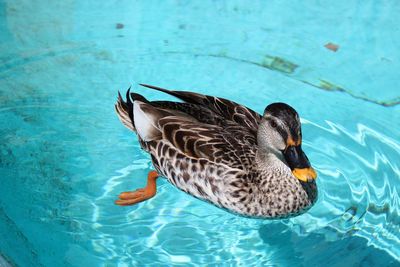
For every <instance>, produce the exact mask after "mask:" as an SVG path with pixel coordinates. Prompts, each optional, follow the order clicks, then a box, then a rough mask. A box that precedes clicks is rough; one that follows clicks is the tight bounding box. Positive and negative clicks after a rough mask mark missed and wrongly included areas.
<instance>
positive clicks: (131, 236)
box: [0, 0, 400, 266]
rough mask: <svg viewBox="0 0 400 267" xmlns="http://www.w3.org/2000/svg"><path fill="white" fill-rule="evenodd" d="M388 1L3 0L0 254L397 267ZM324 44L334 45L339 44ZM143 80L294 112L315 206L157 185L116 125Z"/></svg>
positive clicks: (395, 12) (395, 97) (396, 128)
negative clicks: (263, 212)
mask: <svg viewBox="0 0 400 267" xmlns="http://www.w3.org/2000/svg"><path fill="white" fill-rule="evenodd" d="M399 14H400V5H398V2H397V1H297V2H294V1H251V2H246V1H229V2H228V1H227V2H222V1H127V0H120V1H107V2H106V1H104V2H103V1H72V0H65V1H39V0H37V1H30V0H13V1H11V0H10V1H7V0H6V1H0V121H1V123H0V179H1V181H0V255H2V257H3V258H4V259H6V260H7V261H9V262H11V263H13V264H16V265H18V266H171V265H182V266H190V265H193V266H205V265H208V266H213V265H223V266H232V265H238V266H267V265H272V266H399V265H400V256H399V255H400V226H399V224H400V217H399V213H400V203H399V202H400V198H399V191H400V190H399V189H400V186H399V185H400V170H399V162H400V156H399V155H400V142H399V140H400V123H399V122H400V104H399V102H400V93H399V90H400V89H399V88H400V78H399V69H400V50H399V47H400V27H399V25H400V16H399ZM327 43H334V44H337V45H338V46H339V49H338V51H336V52H334V51H331V50H329V49H327V48H326V47H324V45H326V44H327ZM139 82H140V83H149V84H153V85H158V86H162V87H166V88H170V89H181V90H193V91H197V92H200V93H205V94H212V95H217V96H221V97H225V98H229V99H232V100H234V101H237V102H240V103H243V104H245V105H247V106H249V107H251V108H253V109H254V110H256V111H258V112H262V111H263V109H264V108H265V106H266V105H267V104H269V103H271V102H276V101H284V102H287V103H289V104H290V105H292V106H294V107H295V108H296V109H297V110H298V112H299V113H300V115H301V117H302V121H303V136H304V145H303V146H304V150H305V151H306V153H307V155H308V157H309V159H310V161H311V163H312V164H313V166H314V167H315V168H316V170H317V171H318V173H319V178H318V187H319V195H320V197H319V200H318V202H317V203H316V205H315V206H314V207H313V208H312V209H311V210H310V211H309V212H308V213H306V214H304V215H301V216H299V217H296V218H293V219H288V220H280V221H278V220H277V221H265V220H254V219H248V218H242V217H238V216H235V215H232V214H229V213H227V212H225V211H223V210H220V209H218V208H216V207H213V206H211V205H209V204H207V203H204V202H201V201H200V200H197V199H195V198H192V197H191V196H188V195H186V194H184V193H182V192H180V191H178V190H177V189H176V188H174V187H173V186H171V185H170V184H168V183H167V182H166V181H159V183H158V184H159V192H158V194H157V196H156V197H155V198H153V199H151V200H149V201H147V202H145V203H142V204H140V205H137V206H132V207H118V206H115V205H114V204H113V201H114V199H115V198H116V196H117V194H118V193H119V192H121V191H125V190H130V189H134V188H137V187H142V186H143V185H144V184H145V177H146V175H147V172H148V171H149V170H150V169H151V162H150V159H149V157H148V155H146V154H145V153H144V152H142V151H140V149H139V146H138V143H137V142H136V141H137V139H136V137H135V136H134V135H132V134H131V133H130V132H129V131H128V130H127V129H126V128H124V127H123V126H122V124H121V123H120V122H119V120H118V119H117V117H116V115H115V112H114V106H113V105H114V102H115V100H116V94H117V90H121V91H123V92H124V91H125V90H126V89H127V88H128V87H129V86H130V85H132V86H133V90H137V91H138V92H140V93H143V94H144V95H146V96H147V97H149V98H150V99H160V98H161V97H162V98H166V99H172V98H170V97H165V96H164V95H162V94H160V93H156V92H153V91H149V90H148V89H144V88H139V87H138V86H137V85H136V84H137V83H139Z"/></svg>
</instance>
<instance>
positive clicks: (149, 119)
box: [133, 100, 159, 141]
mask: <svg viewBox="0 0 400 267" xmlns="http://www.w3.org/2000/svg"><path fill="white" fill-rule="evenodd" d="M140 105H146V104H145V103H143V102H140V101H137V100H136V101H134V102H133V117H134V118H135V119H134V121H135V122H134V123H135V128H136V131H137V133H138V134H139V136H140V138H142V139H143V140H144V141H150V140H154V139H155V138H156V137H157V136H158V134H159V130H158V129H157V127H156V126H155V120H156V119H157V118H153V116H152V115H151V114H148V113H145V112H144V111H143V110H142V109H141V108H140Z"/></svg>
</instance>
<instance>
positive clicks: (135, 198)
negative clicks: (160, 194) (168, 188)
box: [115, 171, 159, 206]
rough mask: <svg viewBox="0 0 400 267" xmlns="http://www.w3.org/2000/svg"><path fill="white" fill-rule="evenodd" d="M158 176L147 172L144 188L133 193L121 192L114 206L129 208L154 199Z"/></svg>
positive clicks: (153, 172) (152, 172)
mask: <svg viewBox="0 0 400 267" xmlns="http://www.w3.org/2000/svg"><path fill="white" fill-rule="evenodd" d="M158 176H159V175H158V173H157V172H156V171H151V172H149V175H148V177H147V185H146V187H144V188H140V189H137V190H135V191H128V192H122V193H121V194H119V196H118V197H119V199H118V200H116V201H115V204H116V205H119V206H129V205H134V204H137V203H139V202H142V201H145V200H147V199H150V198H152V197H154V196H155V195H156V193H157V186H156V179H157V178H158Z"/></svg>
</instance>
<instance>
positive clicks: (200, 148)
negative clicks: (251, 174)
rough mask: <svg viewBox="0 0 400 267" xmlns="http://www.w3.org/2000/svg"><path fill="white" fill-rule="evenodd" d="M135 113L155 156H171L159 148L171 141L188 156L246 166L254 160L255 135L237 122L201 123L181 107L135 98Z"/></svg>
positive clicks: (142, 137)
mask: <svg viewBox="0 0 400 267" xmlns="http://www.w3.org/2000/svg"><path fill="white" fill-rule="evenodd" d="M133 113H134V118H135V122H134V124H135V129H136V131H137V133H138V135H139V137H140V139H142V140H143V141H144V142H145V143H148V145H150V146H152V148H149V149H148V151H149V152H151V153H152V152H153V153H155V155H154V156H156V157H168V152H167V151H160V150H162V149H161V146H162V144H163V143H168V144H169V145H170V147H171V148H170V149H172V150H176V151H178V152H179V153H181V154H183V155H184V156H185V157H188V158H194V159H206V160H208V161H210V162H214V163H218V164H224V165H226V166H229V168H236V169H241V170H247V169H248V168H249V167H250V166H251V164H252V163H253V162H254V159H255V153H256V149H257V147H256V139H255V136H254V135H253V134H252V133H251V132H249V131H248V128H247V127H244V126H242V125H240V124H238V123H235V122H232V121H226V123H225V124H224V125H223V126H219V125H211V124H207V123H201V122H199V121H198V120H196V119H194V118H193V117H191V116H188V115H186V114H182V112H180V111H178V112H177V113H176V112H174V111H171V110H170V109H162V108H157V107H154V106H153V105H152V102H149V103H144V102H140V101H134V112H133ZM156 150H157V151H156ZM171 152H172V151H171ZM174 153H175V152H174Z"/></svg>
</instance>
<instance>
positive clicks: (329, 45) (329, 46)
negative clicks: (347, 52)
mask: <svg viewBox="0 0 400 267" xmlns="http://www.w3.org/2000/svg"><path fill="white" fill-rule="evenodd" d="M324 46H325V47H326V48H327V49H329V50H331V51H333V52H336V51H338V50H339V45H337V44H334V43H327V44H326V45H324Z"/></svg>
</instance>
